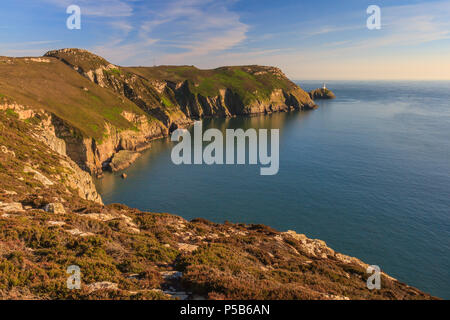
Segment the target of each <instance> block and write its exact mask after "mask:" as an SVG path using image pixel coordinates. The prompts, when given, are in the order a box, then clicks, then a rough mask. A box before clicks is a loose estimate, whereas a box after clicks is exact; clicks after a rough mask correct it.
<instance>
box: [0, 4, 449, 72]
mask: <svg viewBox="0 0 450 320" xmlns="http://www.w3.org/2000/svg"><path fill="white" fill-rule="evenodd" d="M71 4H76V5H78V6H80V8H81V13H82V25H81V30H68V29H67V28H66V20H67V18H68V16H69V15H68V14H66V8H67V7H68V6H69V5H71ZM372 4H375V5H378V6H379V7H380V8H381V23H382V26H381V29H380V30H368V29H367V27H366V20H367V17H368V14H367V13H366V9H367V7H368V6H369V5H372ZM66 47H78V48H85V49H88V50H91V51H93V52H94V53H97V54H99V55H101V56H103V57H105V58H107V59H108V60H109V61H111V62H112V63H115V64H119V65H126V66H129V65H153V64H154V63H156V64H185V65H196V66H198V67H200V68H213V67H218V66H222V65H241V64H264V65H275V66H278V67H281V68H282V69H283V70H284V71H285V73H286V74H287V75H288V76H290V77H291V78H294V79H318V80H331V79H450V0H445V1H414V0H410V1H402V0H396V1H394V0H392V1H387V0H386V1H381V0H371V1H364V0H339V1H338V0H333V1H330V0H315V1H300V0H296V1H294V0H287V1H274V0H271V1H268V0H240V1H239V0H214V1H213V0H185V1H181V0H174V1H171V0H164V1H162V0H155V1H142V0H108V1H107V0H96V1H92V0H67V1H66V0H14V1H5V0H2V5H1V10H0V55H6V56H37V55H42V54H43V53H45V52H46V51H47V50H50V49H56V48H66Z"/></svg>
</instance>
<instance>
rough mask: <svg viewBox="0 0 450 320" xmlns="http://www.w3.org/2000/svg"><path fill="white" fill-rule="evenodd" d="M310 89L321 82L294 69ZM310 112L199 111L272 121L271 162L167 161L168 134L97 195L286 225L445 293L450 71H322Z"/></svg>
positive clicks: (448, 278)
mask: <svg viewBox="0 0 450 320" xmlns="http://www.w3.org/2000/svg"><path fill="white" fill-rule="evenodd" d="M299 84H300V85H301V86H302V87H303V88H304V89H305V90H310V89H314V88H317V87H320V86H321V83H318V82H310V81H300V82H299ZM327 85H328V87H329V88H330V89H332V90H333V91H334V92H335V93H336V95H337V99H336V100H333V101H317V102H318V104H319V106H320V108H319V109H318V110H315V111H311V112H291V113H282V114H273V115H270V116H258V117H249V118H234V119H220V120H217V119H216V120H205V121H203V127H204V130H205V129H206V128H211V127H215V128H219V129H222V130H225V128H244V129H246V128H256V129H258V128H268V129H270V128H279V129H280V171H279V173H278V175H275V176H260V175H259V168H260V166H259V165H253V166H249V165H247V166H230V165H223V166H206V165H201V166H194V165H191V166H188V165H181V166H175V165H174V164H172V162H171V159H170V153H171V148H172V146H173V144H172V143H171V142H170V141H169V140H168V139H165V140H160V141H156V142H154V143H153V146H152V148H151V149H150V150H148V151H146V152H145V153H144V155H143V156H142V157H141V158H139V159H138V160H137V161H136V163H135V164H134V165H133V166H132V167H131V168H129V169H127V170H125V172H126V173H127V175H128V179H127V180H122V179H120V177H119V174H107V175H105V177H104V178H103V179H102V180H100V181H97V184H98V188H99V191H100V193H101V194H102V196H103V199H104V201H105V203H112V202H120V203H125V204H127V205H129V206H131V207H137V208H139V209H142V210H148V211H153V212H170V213H173V214H177V215H180V216H182V217H184V218H186V219H192V218H195V217H202V218H206V219H209V220H212V221H215V222H224V221H225V220H227V221H232V222H244V223H262V224H267V225H269V226H272V227H274V228H276V229H278V230H281V231H285V230H295V231H297V232H299V233H304V234H306V235H307V236H308V237H311V238H319V239H322V240H324V241H326V242H327V244H328V245H329V246H330V247H332V248H333V249H335V250H337V251H339V252H342V253H345V254H348V255H351V256H355V257H358V258H360V259H362V260H363V261H365V262H367V263H369V264H376V265H379V266H380V267H381V268H382V269H383V271H385V272H387V273H388V274H390V275H391V276H393V277H395V278H397V279H399V280H400V281H403V282H406V283H408V284H410V285H412V286H415V287H418V288H419V289H422V290H424V291H426V292H428V293H431V294H433V295H436V296H439V297H442V298H447V299H450V82H350V81H349V82H347V81H342V82H341V81H340V82H330V83H328V84H327Z"/></svg>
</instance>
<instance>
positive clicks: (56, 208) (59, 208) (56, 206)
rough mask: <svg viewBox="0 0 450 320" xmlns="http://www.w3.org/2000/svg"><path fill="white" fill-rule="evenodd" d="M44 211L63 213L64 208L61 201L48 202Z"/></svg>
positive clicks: (64, 211)
mask: <svg viewBox="0 0 450 320" xmlns="http://www.w3.org/2000/svg"><path fill="white" fill-rule="evenodd" d="M44 211H46V212H50V213H55V214H65V213H66V210H65V209H64V206H63V205H62V204H61V203H49V204H47V205H46V206H45V207H44Z"/></svg>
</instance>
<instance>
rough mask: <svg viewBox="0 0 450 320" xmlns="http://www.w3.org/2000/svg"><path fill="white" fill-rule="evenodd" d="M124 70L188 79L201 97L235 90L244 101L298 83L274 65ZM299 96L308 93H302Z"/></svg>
mask: <svg viewBox="0 0 450 320" xmlns="http://www.w3.org/2000/svg"><path fill="white" fill-rule="evenodd" d="M125 69H126V70H128V71H130V72H133V73H136V74H138V75H140V76H142V77H144V78H147V79H155V80H159V81H171V82H181V81H188V82H189V87H190V90H191V92H193V93H194V94H200V95H202V96H204V97H214V96H218V95H219V91H220V90H221V89H230V90H232V91H233V92H234V93H237V94H238V95H239V96H240V97H241V99H242V101H243V102H244V104H250V103H251V102H253V101H255V100H260V101H262V100H267V99H269V98H270V94H271V93H272V92H273V91H274V90H276V89H282V90H284V91H287V92H290V91H293V90H298V89H299V87H298V86H297V85H296V84H294V83H293V82H291V81H290V80H289V79H288V78H286V76H285V75H284V74H283V73H282V72H281V71H280V70H279V69H278V68H274V67H264V66H256V65H254V66H234V67H221V68H217V69H213V70H201V69H198V68H196V67H194V66H158V67H130V68H125ZM302 98H303V100H305V101H306V100H308V99H309V97H308V96H307V94H305V95H304V96H303V97H302Z"/></svg>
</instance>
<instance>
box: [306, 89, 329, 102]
mask: <svg viewBox="0 0 450 320" xmlns="http://www.w3.org/2000/svg"><path fill="white" fill-rule="evenodd" d="M308 94H309V96H310V97H311V99H313V100H320V99H323V100H329V99H335V98H336V95H335V94H334V93H333V92H332V91H331V90H329V89H327V88H318V89H315V90H312V91H310V92H308Z"/></svg>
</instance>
